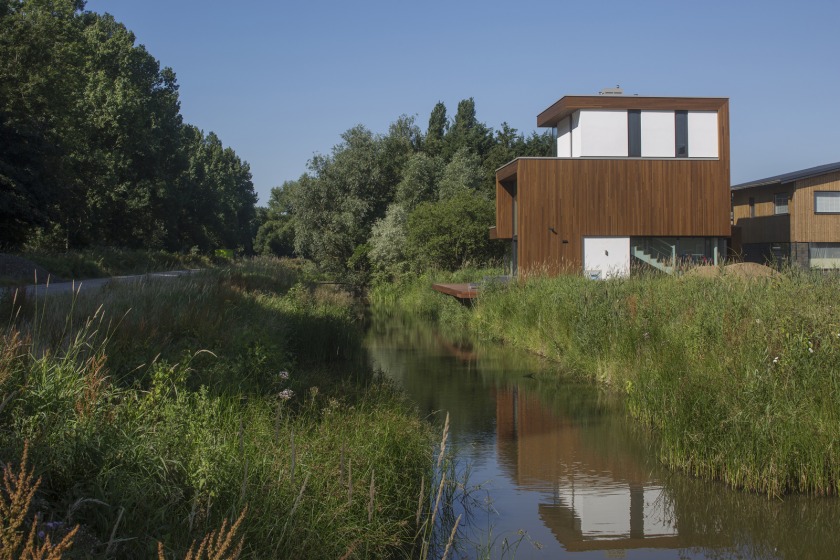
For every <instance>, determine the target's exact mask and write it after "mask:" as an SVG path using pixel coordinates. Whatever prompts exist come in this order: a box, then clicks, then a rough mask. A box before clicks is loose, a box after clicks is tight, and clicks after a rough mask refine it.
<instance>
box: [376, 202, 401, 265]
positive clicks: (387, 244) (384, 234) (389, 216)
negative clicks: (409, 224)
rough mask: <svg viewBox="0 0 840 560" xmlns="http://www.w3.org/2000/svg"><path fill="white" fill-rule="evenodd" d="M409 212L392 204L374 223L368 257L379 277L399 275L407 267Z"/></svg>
mask: <svg viewBox="0 0 840 560" xmlns="http://www.w3.org/2000/svg"><path fill="white" fill-rule="evenodd" d="M407 219H408V212H406V209H405V208H404V207H403V206H401V205H399V204H392V205H391V206H389V207H388V210H387V211H386V212H385V217H384V218H382V219H381V220H379V221H377V222H376V223H375V224H373V228H372V230H371V235H370V251H369V253H368V258H369V259H370V263H371V267H372V268H373V270H374V272H375V273H376V275H377V277H378V278H381V279H389V278H392V277H394V276H399V275H400V274H402V273H403V272H405V271H406V269H407V262H406V255H405V252H404V251H405V242H406V230H405V226H406V221H407Z"/></svg>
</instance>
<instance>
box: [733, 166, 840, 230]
mask: <svg viewBox="0 0 840 560" xmlns="http://www.w3.org/2000/svg"><path fill="white" fill-rule="evenodd" d="M821 191H840V172H835V173H829V174H824V175H818V176H816V177H809V178H807V179H800V180H798V181H796V182H795V183H787V184H783V185H780V184H778V183H775V184H769V185H759V186H755V187H751V188H746V189H742V190H736V191H734V192H733V193H732V221H733V224H734V225H736V226H738V227H740V228H741V232H742V233H741V234H742V242H743V243H787V242H791V243H815V242H817V243H818V242H836V241H837V240H838V239H840V215H837V214H817V213H816V212H815V211H814V194H815V193H817V192H821ZM779 194H787V195H788V196H789V197H790V199H789V201H788V211H789V214H781V215H777V214H776V204H775V198H776V195H779ZM750 199H752V200H753V201H754V216H750Z"/></svg>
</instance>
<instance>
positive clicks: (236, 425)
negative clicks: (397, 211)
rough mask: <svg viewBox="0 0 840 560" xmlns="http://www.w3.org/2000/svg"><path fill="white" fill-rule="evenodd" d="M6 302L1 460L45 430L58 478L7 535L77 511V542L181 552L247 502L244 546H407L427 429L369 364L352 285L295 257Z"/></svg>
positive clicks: (134, 554)
mask: <svg viewBox="0 0 840 560" xmlns="http://www.w3.org/2000/svg"><path fill="white" fill-rule="evenodd" d="M0 309H2V312H3V313H4V315H3V317H4V318H5V319H4V323H3V324H4V326H3V329H2V334H0V338H1V339H2V345H0V403H2V404H0V463H2V464H0V469H2V468H6V467H8V468H10V469H18V468H19V465H20V462H21V458H22V455H23V448H24V443H25V442H28V462H27V464H28V465H31V468H33V469H34V475H35V476H34V478H33V482H34V480H35V479H37V478H38V477H40V480H41V482H40V485H39V486H38V488H37V491H36V492H34V494H33V495H32V497H31V499H30V500H29V501H28V502H27V503H26V508H25V511H24V512H23V514H21V516H22V517H23V518H24V520H23V521H24V522H23V525H21V526H19V527H17V528H15V527H11V528H10V525H9V522H10V520H9V519H6V518H3V519H0V538H3V539H6V538H7V537H8V536H9V535H13V534H15V533H16V534H17V535H18V536H20V535H21V534H23V533H24V532H25V531H27V530H28V529H27V528H28V527H30V526H31V523H32V522H33V519H34V516H35V515H36V514H37V515H38V516H39V517H40V524H39V525H38V527H39V528H40V530H42V531H44V532H45V533H46V535H42V536H41V537H39V538H44V537H45V536H49V535H50V534H52V537H53V541H52V542H56V540H58V539H60V538H61V537H62V536H63V535H64V534H65V533H66V532H67V531H68V530H69V528H70V527H72V526H75V525H77V524H78V525H79V530H78V532H77V533H76V534H75V535H74V545H73V547H72V548H71V550H70V552H68V553H67V554H66V555H65V556H64V557H67V558H106V557H108V558H112V557H113V558H116V557H119V558H149V557H154V556H155V555H157V553H158V543H162V546H163V548H162V550H163V555H164V556H165V557H166V558H181V557H184V554H185V553H186V551H187V549H188V548H189V546H190V544H191V543H192V542H193V541H196V540H201V538H202V537H203V535H206V534H208V533H209V532H210V531H212V530H214V529H217V528H219V527H220V526H221V524H222V522H223V520H234V519H236V518H237V517H238V516H239V514H240V513H241V512H243V511H245V515H244V518H243V521H242V523H241V525H240V526H239V527H238V528H237V534H236V539H240V538H241V539H243V542H244V549H243V556H244V557H248V558H341V557H344V558H368V557H377V558H378V557H394V556H396V557H405V556H407V555H408V554H409V550H410V548H411V546H412V545H413V544H414V540H415V536H416V533H417V531H418V529H417V526H416V520H417V518H418V517H419V515H418V496H419V495H420V493H421V484H422V482H421V481H422V480H423V477H424V476H425V477H428V476H429V474H430V465H431V464H432V457H431V449H432V448H431V439H430V437H431V436H430V427H429V426H428V425H427V424H426V423H424V422H422V421H421V420H420V419H419V418H418V417H417V413H416V410H415V409H414V408H413V407H412V406H410V405H409V404H408V403H407V402H406V401H405V400H404V399H403V398H402V397H401V396H400V395H399V394H398V393H397V392H395V391H394V390H392V388H390V386H389V385H388V384H386V383H384V382H382V381H381V380H378V379H376V378H375V377H374V376H373V374H372V373H371V372H370V371H369V370H368V369H367V368H366V367H364V366H361V365H358V364H359V363H360V360H359V359H358V358H359V355H360V352H361V347H360V339H361V326H360V320H361V318H360V313H359V311H358V309H357V307H356V304H355V302H354V301H353V300H352V299H351V298H350V297H349V296H348V295H346V294H344V293H342V292H339V291H335V290H333V289H331V288H329V287H319V286H317V285H315V284H314V283H311V282H307V281H306V274H305V272H304V271H303V270H302V269H301V268H300V267H299V266H298V265H296V264H294V263H289V262H283V261H277V260H256V261H249V262H245V263H241V264H237V265H234V266H231V267H228V268H224V269H214V270H210V271H207V272H205V273H201V274H196V275H192V276H190V277H187V278H181V279H178V280H177V281H171V280H170V281H147V282H145V283H143V284H141V285H136V284H135V285H117V286H112V287H107V288H106V289H104V290H101V291H95V292H92V293H84V292H83V293H81V294H79V295H78V296H77V297H75V298H74V297H71V296H61V297H58V296H48V297H47V298H46V299H42V300H33V299H31V298H30V299H27V298H25V297H21V296H18V297H17V299H14V300H13V299H12V296H11V295H9V296H8V297H7V298H6V299H5V300H4V301H3V302H2V305H0ZM14 472H17V470H15V471H14ZM425 484H426V491H427V492H428V479H427V480H426V483H425ZM11 494H12V492H10V491H9V488H8V486H7V487H6V488H5V489H3V488H0V502H4V501H5V502H8V501H9V500H10V499H11ZM0 505H2V503H0ZM0 517H3V516H0ZM5 542H7V541H4V543H5ZM38 542H41V541H38ZM0 548H3V547H2V546H0ZM0 557H4V556H2V554H0ZM10 557H14V556H10ZM224 557H225V558H227V557H233V556H224Z"/></svg>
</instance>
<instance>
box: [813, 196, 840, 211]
mask: <svg viewBox="0 0 840 560" xmlns="http://www.w3.org/2000/svg"><path fill="white" fill-rule="evenodd" d="M814 213H815V214H840V191H817V192H815V193H814Z"/></svg>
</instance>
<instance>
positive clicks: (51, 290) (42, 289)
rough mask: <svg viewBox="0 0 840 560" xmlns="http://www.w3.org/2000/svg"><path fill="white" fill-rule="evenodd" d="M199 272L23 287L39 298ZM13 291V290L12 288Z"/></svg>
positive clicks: (150, 274)
mask: <svg viewBox="0 0 840 560" xmlns="http://www.w3.org/2000/svg"><path fill="white" fill-rule="evenodd" d="M199 271H201V269H200V268H194V269H190V270H170V271H167V272H150V273H149V274H136V275H133V276H112V277H110V278H90V279H88V280H75V281H71V282H57V283H55V284H50V285H46V284H38V285H34V284H31V285H29V286H25V287H24V289H25V290H26V295H27V296H36V297H41V296H44V295H54V294H69V293H71V292H74V291H76V292H79V291H84V292H89V291H92V290H96V289H98V288H101V287H103V286H105V285H106V284H108V283H110V282H118V283H129V282H140V281H142V280H148V279H153V278H177V277H179V276H187V275H189V274H195V273H196V272H199ZM12 289H13V288H12Z"/></svg>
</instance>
